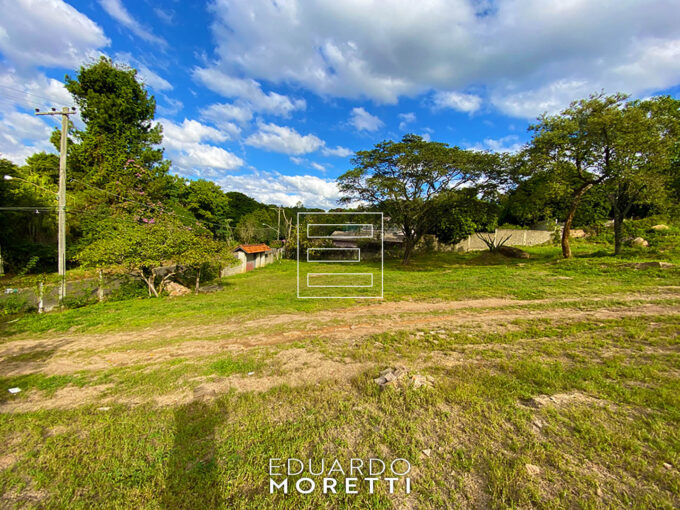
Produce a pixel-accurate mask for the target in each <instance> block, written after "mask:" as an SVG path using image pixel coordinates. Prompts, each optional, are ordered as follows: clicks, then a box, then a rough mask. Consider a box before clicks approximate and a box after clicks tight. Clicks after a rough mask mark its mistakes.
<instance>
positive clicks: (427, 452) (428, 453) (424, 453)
mask: <svg viewBox="0 0 680 510" xmlns="http://www.w3.org/2000/svg"><path fill="white" fill-rule="evenodd" d="M423 455H425V457H429V456H430V455H432V450H430V449H429V448H425V449H424V450H423Z"/></svg>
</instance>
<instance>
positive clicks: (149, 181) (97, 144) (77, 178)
mask: <svg viewBox="0 0 680 510" xmlns="http://www.w3.org/2000/svg"><path fill="white" fill-rule="evenodd" d="M65 81H66V85H65V86H66V89H67V90H68V91H69V92H70V93H71V94H72V95H73V97H74V99H75V101H76V103H77V105H78V107H79V111H80V115H81V117H82V119H83V121H84V122H85V129H84V130H76V129H72V131H71V137H72V140H71V143H70V146H69V174H70V177H72V178H73V181H72V182H71V188H72V189H74V190H76V191H78V192H79V193H80V194H82V195H92V200H89V201H87V202H88V204H89V205H90V206H94V205H95V204H97V205H102V204H105V205H108V206H110V205H120V204H127V206H130V204H132V203H134V201H135V200H137V199H138V198H139V197H140V196H145V197H147V198H152V199H161V198H163V197H164V196H165V193H166V191H167V187H168V185H169V181H170V177H169V176H168V168H169V162H168V161H165V160H164V159H163V150H162V148H160V143H161V141H162V128H161V126H160V125H159V124H154V122H153V120H154V115H155V112H156V101H155V99H154V97H153V96H151V95H149V93H148V91H147V90H146V89H145V88H144V86H143V85H142V84H141V83H140V82H139V81H138V79H137V72H136V70H134V69H131V68H128V67H126V66H122V65H118V64H116V63H114V62H113V61H112V60H110V59H108V58H106V57H101V59H100V60H99V61H97V62H96V63H94V64H92V65H89V66H86V67H81V68H80V70H79V71H78V73H77V75H76V76H75V78H72V77H70V76H68V75H67V76H66V80H65ZM58 135H59V133H58V132H55V133H54V134H53V139H54V141H55V142H56V137H57V136H58ZM93 187H96V188H100V189H104V190H105V191H106V192H107V193H106V194H104V195H102V194H100V193H97V192H96V191H94V190H93ZM142 193H143V195H142Z"/></svg>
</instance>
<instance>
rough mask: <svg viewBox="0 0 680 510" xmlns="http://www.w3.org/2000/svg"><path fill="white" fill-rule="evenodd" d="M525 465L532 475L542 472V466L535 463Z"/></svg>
mask: <svg viewBox="0 0 680 510" xmlns="http://www.w3.org/2000/svg"><path fill="white" fill-rule="evenodd" d="M525 467H526V469H527V473H529V474H530V475H531V476H536V475H538V474H540V473H541V468H540V467H538V466H534V465H533V464H527V465H526V466H525Z"/></svg>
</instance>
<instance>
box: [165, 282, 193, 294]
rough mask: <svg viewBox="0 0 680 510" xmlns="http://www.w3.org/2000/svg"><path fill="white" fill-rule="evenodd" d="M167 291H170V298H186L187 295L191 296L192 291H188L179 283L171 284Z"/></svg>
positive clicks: (168, 285)
mask: <svg viewBox="0 0 680 510" xmlns="http://www.w3.org/2000/svg"><path fill="white" fill-rule="evenodd" d="M165 290H167V291H168V296H170V297H177V296H186V295H187V294H191V289H188V288H186V287H185V286H184V285H182V284H179V283H177V282H169V283H168V284H167V285H166V286H165Z"/></svg>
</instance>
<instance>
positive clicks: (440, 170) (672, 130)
mask: <svg viewBox="0 0 680 510" xmlns="http://www.w3.org/2000/svg"><path fill="white" fill-rule="evenodd" d="M529 130H530V132H531V133H532V139H531V140H530V142H529V143H527V144H526V146H525V147H524V148H523V150H521V151H520V152H519V153H516V154H510V153H489V152H480V151H475V150H465V149H461V148H459V147H450V146H448V145H446V144H443V143H440V142H431V141H426V140H424V139H423V138H421V137H419V136H415V135H410V134H409V135H406V136H404V137H403V138H402V140H401V141H396V142H395V141H385V142H381V143H379V144H377V145H376V146H375V147H374V148H373V149H371V150H366V151H359V152H357V154H356V156H355V157H354V159H353V160H352V163H353V165H354V168H353V169H351V170H349V171H348V172H346V173H344V174H343V175H342V176H340V177H339V179H338V183H339V186H340V189H341V191H342V192H343V193H344V199H343V200H344V201H345V202H352V201H355V200H360V201H362V202H364V203H367V204H370V207H372V208H373V209H375V210H381V211H383V212H385V213H386V214H387V215H388V216H389V217H390V219H391V221H392V222H393V223H394V224H395V225H397V226H399V227H400V229H401V230H402V233H403V235H404V257H403V262H404V263H408V261H409V259H410V256H411V254H412V252H413V249H414V247H415V246H416V245H417V243H418V242H419V241H420V239H421V238H422V237H423V236H424V235H425V234H435V235H437V236H438V237H439V239H440V240H442V241H445V242H456V241H458V240H460V239H462V238H464V237H465V236H467V235H469V234H471V233H473V232H476V231H480V230H493V228H495V226H496V225H497V224H498V222H502V223H505V222H508V223H512V224H516V225H531V224H534V223H536V222H539V221H545V220H558V221H560V222H563V223H564V228H563V232H562V252H563V255H564V257H571V248H570V245H569V237H570V230H571V228H572V227H573V226H586V225H593V224H597V223H600V222H603V221H604V220H606V219H609V218H611V219H613V220H614V238H615V246H614V251H615V253H616V254H619V253H620V251H621V246H622V242H623V229H622V224H623V221H624V219H626V218H628V217H630V216H631V215H633V214H636V215H638V216H646V215H649V214H654V213H664V214H671V215H677V214H678V203H679V201H680V200H679V199H680V101H678V100H677V99H673V98H671V97H668V96H659V97H653V98H651V99H646V100H635V101H629V100H628V98H627V96H625V95H622V94H616V95H611V96H607V95H605V94H596V95H593V96H591V97H589V98H587V99H583V100H580V101H575V102H573V103H572V104H571V105H570V106H569V107H568V108H566V109H565V110H563V111H562V112H560V113H559V114H557V115H543V116H541V117H540V118H539V119H538V122H537V123H536V124H534V125H531V126H530V127H529Z"/></svg>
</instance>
